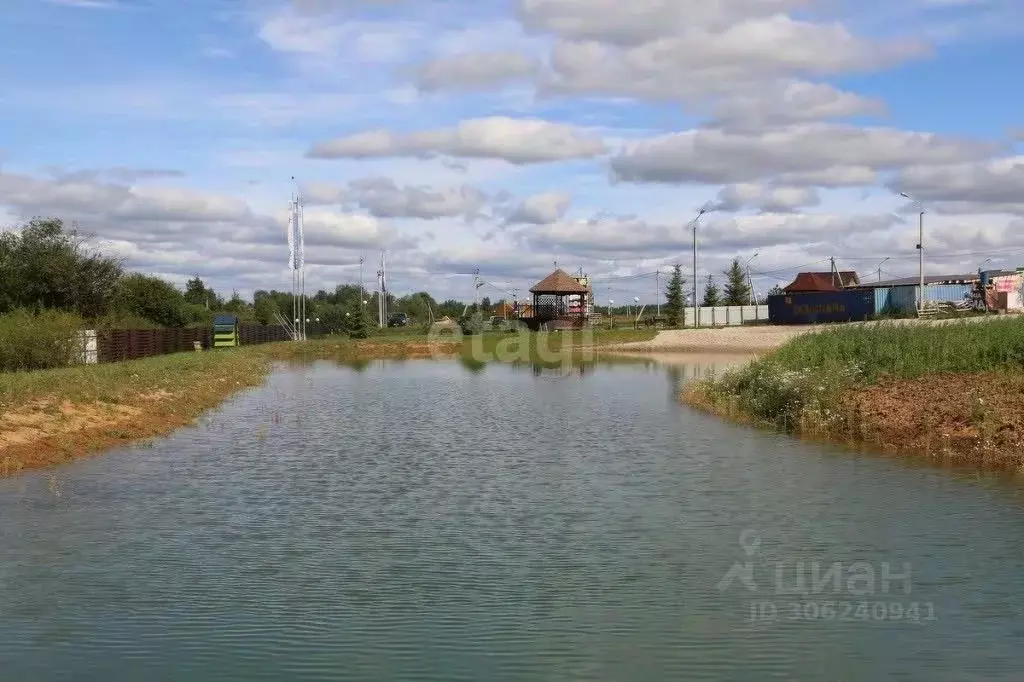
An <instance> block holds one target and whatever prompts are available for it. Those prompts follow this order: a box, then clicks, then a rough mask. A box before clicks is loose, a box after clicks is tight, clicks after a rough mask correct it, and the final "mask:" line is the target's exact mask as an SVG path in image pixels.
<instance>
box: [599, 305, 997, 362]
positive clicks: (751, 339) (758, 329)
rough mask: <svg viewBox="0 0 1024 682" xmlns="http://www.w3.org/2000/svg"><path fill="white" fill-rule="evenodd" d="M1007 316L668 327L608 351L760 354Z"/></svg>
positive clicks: (980, 321)
mask: <svg viewBox="0 0 1024 682" xmlns="http://www.w3.org/2000/svg"><path fill="white" fill-rule="evenodd" d="M1006 319H1007V316H1005V315H991V316H985V317H965V318H960V319H942V320H930V319H927V318H926V319H905V320H876V321H871V322H850V323H848V324H844V325H836V324H829V325H822V324H819V325H809V324H808V325H750V326H743V327H720V328H717V329H666V330H663V331H660V332H658V335H657V336H655V337H654V338H653V339H651V340H650V341H637V342H634V343H620V344H616V345H613V346H606V347H605V350H608V351H613V352H618V351H629V352H639V353H651V352H655V353H710V354H715V353H719V354H720V353H742V354H759V353H765V352H767V351H770V350H773V349H775V348H778V347H779V346H781V345H782V344H784V343H786V342H787V341H789V340H790V339H792V338H793V337H794V336H798V335H800V334H807V333H809V332H814V331H820V330H823V329H836V328H838V327H845V326H849V327H873V326H882V325H891V326H938V325H945V324H958V323H960V322H966V323H974V324H976V323H985V322H993V321H997V320H1006Z"/></svg>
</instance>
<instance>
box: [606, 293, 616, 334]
mask: <svg viewBox="0 0 1024 682" xmlns="http://www.w3.org/2000/svg"><path fill="white" fill-rule="evenodd" d="M613 303H615V301H613V300H612V299H610V298H609V299H608V328H609V329H611V328H612V304H613Z"/></svg>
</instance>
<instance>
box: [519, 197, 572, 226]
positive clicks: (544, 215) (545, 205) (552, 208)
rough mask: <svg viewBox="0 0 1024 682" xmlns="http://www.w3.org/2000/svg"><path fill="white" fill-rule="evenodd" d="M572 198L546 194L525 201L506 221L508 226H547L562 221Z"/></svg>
mask: <svg viewBox="0 0 1024 682" xmlns="http://www.w3.org/2000/svg"><path fill="white" fill-rule="evenodd" d="M571 201H572V198H571V197H570V196H569V195H568V194H565V193H562V192H545V193H544V194H535V195H533V196H531V197H527V198H526V199H524V200H523V201H522V202H521V203H520V204H519V205H518V206H517V207H516V208H515V209H514V210H513V211H512V212H511V214H509V216H508V218H507V219H506V220H505V222H506V224H509V225H512V224H533V225H546V224H548V223H554V222H557V221H559V220H561V219H562V218H563V217H564V216H565V213H566V211H568V210H569V203H570V202H571Z"/></svg>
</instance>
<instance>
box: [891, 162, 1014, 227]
mask: <svg viewBox="0 0 1024 682" xmlns="http://www.w3.org/2000/svg"><path fill="white" fill-rule="evenodd" d="M890 186H891V187H892V189H893V190H894V191H896V192H907V193H909V194H910V195H912V196H913V197H914V198H915V199H918V200H920V201H923V202H925V203H926V205H927V207H928V208H931V209H934V210H938V211H941V212H944V213H956V214H965V213H1012V214H1016V215H1024V156H1015V157H1008V158H999V159H992V160H988V161H983V162H979V163H962V164H955V165H946V166H913V167H910V168H905V169H903V170H902V171H901V172H900V173H899V174H897V175H896V177H895V178H893V180H892V182H891V183H890Z"/></svg>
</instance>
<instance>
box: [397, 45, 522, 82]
mask: <svg viewBox="0 0 1024 682" xmlns="http://www.w3.org/2000/svg"><path fill="white" fill-rule="evenodd" d="M538 68H539V64H538V62H537V61H536V60H534V59H533V58H531V57H529V56H527V55H525V54H522V53H520V52H513V51H505V52H473V53H466V54H461V55H455V56H451V57H440V58H437V59H433V60H431V61H429V62H427V63H426V64H424V65H423V66H422V67H420V68H419V69H418V71H417V74H416V80H417V83H418V84H419V86H420V88H422V89H423V90H444V89H452V90H459V89H462V90H471V89H479V88H486V87H489V86H493V85H498V84H501V83H504V82H507V81H512V80H516V79H520V78H525V77H527V76H531V75H533V74H534V73H536V72H537V70H538Z"/></svg>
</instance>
